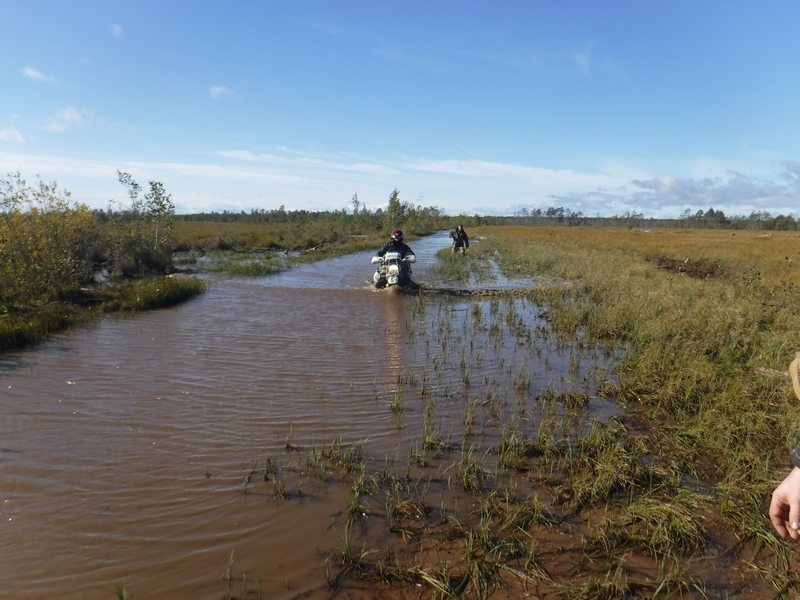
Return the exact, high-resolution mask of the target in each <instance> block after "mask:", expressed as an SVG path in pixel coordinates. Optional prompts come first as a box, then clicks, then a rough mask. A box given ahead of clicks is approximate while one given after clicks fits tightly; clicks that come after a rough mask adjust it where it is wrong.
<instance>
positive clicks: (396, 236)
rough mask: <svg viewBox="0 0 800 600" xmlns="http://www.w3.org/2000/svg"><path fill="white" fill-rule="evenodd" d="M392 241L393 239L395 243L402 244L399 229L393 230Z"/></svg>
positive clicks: (401, 233) (401, 235) (401, 234)
mask: <svg viewBox="0 0 800 600" xmlns="http://www.w3.org/2000/svg"><path fill="white" fill-rule="evenodd" d="M392 239H393V240H394V241H395V242H402V241H403V232H402V231H400V230H399V229H395V230H394V231H393V232H392Z"/></svg>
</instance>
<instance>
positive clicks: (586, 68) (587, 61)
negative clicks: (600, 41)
mask: <svg viewBox="0 0 800 600" xmlns="http://www.w3.org/2000/svg"><path fill="white" fill-rule="evenodd" d="M592 52H593V48H592V45H591V44H587V45H586V46H585V47H584V48H583V50H575V51H574V52H573V53H572V60H574V61H575V62H576V63H577V65H578V66H579V67H580V68H581V71H583V73H584V75H589V74H591V72H592Z"/></svg>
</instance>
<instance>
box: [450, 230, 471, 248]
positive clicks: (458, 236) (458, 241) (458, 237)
mask: <svg viewBox="0 0 800 600" xmlns="http://www.w3.org/2000/svg"><path fill="white" fill-rule="evenodd" d="M450 237H451V238H453V244H454V245H455V246H456V247H459V246H464V247H465V248H469V237H468V236H467V232H466V231H464V230H463V229H462V230H461V231H459V230H458V229H453V231H451V232H450Z"/></svg>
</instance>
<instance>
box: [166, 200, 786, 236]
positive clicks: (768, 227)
mask: <svg viewBox="0 0 800 600" xmlns="http://www.w3.org/2000/svg"><path fill="white" fill-rule="evenodd" d="M393 208H394V207H393ZM401 210H402V212H403V213H405V214H403V215H402V216H403V217H405V218H403V219H399V220H400V221H405V220H406V219H408V218H409V217H410V218H412V219H413V218H419V219H422V220H434V219H436V220H441V221H449V222H450V226H452V224H453V223H455V222H456V221H457V222H459V223H461V224H463V225H465V226H470V227H476V226H479V225H542V226H564V227H574V226H583V227H627V228H636V229H654V228H672V229H731V230H751V231H797V229H798V220H796V219H795V217H794V216H792V215H783V214H781V215H777V216H772V215H771V214H770V213H769V212H767V211H756V212H753V213H751V214H750V215H749V216H745V215H736V216H731V217H729V216H726V215H725V213H724V212H723V211H721V210H714V209H713V208H709V209H708V210H706V211H702V210H698V211H697V212H695V213H692V212H691V211H690V210H688V209H687V210H685V211H684V212H683V213H681V215H680V216H679V217H678V218H673V219H669V218H654V217H646V216H645V215H644V213H637V212H625V213H623V214H621V215H614V216H611V217H602V216H596V217H590V216H587V215H585V214H584V213H582V212H580V211H578V212H575V211H572V210H570V209H569V208H564V207H563V206H560V207H550V208H547V209H545V210H542V209H538V208H537V209H535V210H531V211H528V210H527V209H522V210H521V211H519V212H516V213H514V214H513V215H511V216H503V217H498V216H478V215H474V216H466V215H459V216H453V217H449V216H446V215H444V214H443V213H442V211H441V210H440V209H436V208H423V207H421V206H417V207H413V206H411V205H409V204H408V203H403V204H402V209H401ZM392 212H394V211H392ZM334 215H335V216H338V217H340V218H347V217H348V216H349V217H350V218H353V217H355V218H357V219H359V220H364V221H373V222H375V223H376V224H378V223H385V222H386V221H387V218H388V220H392V221H393V220H394V219H391V217H390V215H391V212H390V211H384V210H382V209H380V208H379V209H377V210H375V211H368V210H367V209H366V207H365V206H363V205H354V207H353V211H352V212H348V211H346V210H344V209H342V210H341V211H332V212H331V211H307V210H296V211H291V210H290V211H287V210H285V208H284V207H283V206H281V207H280V208H278V209H275V210H264V209H258V210H256V209H254V210H251V211H250V212H246V211H241V212H231V211H227V210H226V211H223V212H210V213H195V214H183V215H177V214H176V215H174V216H173V220H174V221H183V222H211V223H308V222H314V221H320V220H324V219H330V218H331V216H334Z"/></svg>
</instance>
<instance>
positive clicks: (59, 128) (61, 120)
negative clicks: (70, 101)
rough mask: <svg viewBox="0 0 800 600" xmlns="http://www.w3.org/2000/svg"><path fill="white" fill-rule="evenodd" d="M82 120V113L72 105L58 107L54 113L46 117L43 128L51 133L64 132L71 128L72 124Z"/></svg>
mask: <svg viewBox="0 0 800 600" xmlns="http://www.w3.org/2000/svg"><path fill="white" fill-rule="evenodd" d="M82 122H83V115H81V113H79V112H78V111H77V110H75V109H74V108H73V107H72V106H65V107H64V108H60V109H59V110H58V111H57V112H56V114H54V115H53V116H52V117H50V119H48V121H47V124H46V125H45V126H44V128H43V129H45V130H47V131H50V132H52V133H64V132H65V131H69V130H70V129H72V126H73V125H78V124H79V123H82Z"/></svg>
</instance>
